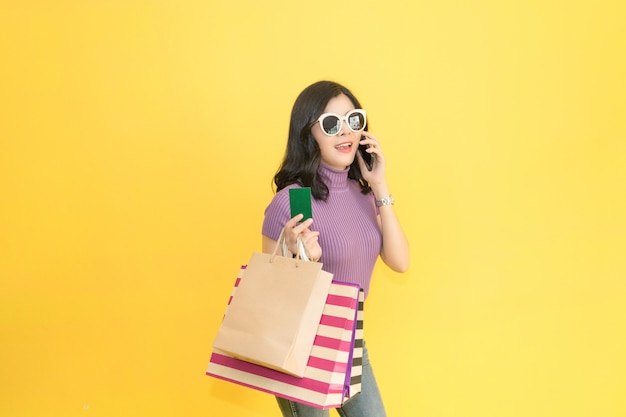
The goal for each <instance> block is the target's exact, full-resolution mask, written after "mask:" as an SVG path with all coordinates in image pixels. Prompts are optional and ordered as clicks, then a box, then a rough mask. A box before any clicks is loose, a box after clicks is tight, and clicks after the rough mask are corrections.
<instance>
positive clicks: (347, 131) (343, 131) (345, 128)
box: [339, 116, 351, 136]
mask: <svg viewBox="0 0 626 417" xmlns="http://www.w3.org/2000/svg"><path fill="white" fill-rule="evenodd" d="M350 132H351V130H350V129H349V128H348V118H347V117H345V116H344V118H343V119H341V130H340V131H339V136H344V135H349V134H350Z"/></svg>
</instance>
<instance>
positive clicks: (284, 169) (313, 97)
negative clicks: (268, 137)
mask: <svg viewBox="0 0 626 417" xmlns="http://www.w3.org/2000/svg"><path fill="white" fill-rule="evenodd" d="M341 94H344V95H345V96H347V97H348V98H349V99H350V101H351V102H352V104H353V105H354V108H355V109H360V108H361V104H360V103H359V101H358V100H357V98H356V97H355V96H354V94H352V92H351V91H350V90H348V89H347V88H346V87H344V86H342V85H341V84H338V83H336V82H333V81H318V82H316V83H314V84H311V85H310V86H308V87H307V88H305V89H304V90H303V91H302V92H301V93H300V95H299V96H298V98H297V99H296V102H295V103H294V105H293V109H292V110H291V121H290V122H289V137H288V138H287V150H286V151H285V156H284V158H283V162H282V163H281V165H280V168H279V169H278V172H277V173H276V175H275V176H274V183H275V184H276V188H277V191H280V190H282V189H283V188H285V187H286V186H288V185H291V184H299V185H301V186H303V187H311V194H312V195H313V197H314V198H316V199H318V200H326V199H327V198H328V187H327V186H326V184H325V183H324V180H323V179H322V178H321V177H320V175H319V174H318V172H317V171H318V168H319V166H320V161H321V159H322V155H321V153H320V148H319V146H318V145H317V142H316V141H315V138H314V137H313V134H312V133H311V128H312V127H313V125H314V124H315V122H316V121H317V119H318V118H319V117H320V116H321V115H322V113H323V112H324V109H325V108H326V105H327V104H328V102H329V101H330V100H331V99H332V98H334V97H337V96H338V95H341ZM368 124H369V122H368ZM366 129H367V127H366ZM348 178H351V179H353V180H355V181H357V182H358V183H359V185H360V187H361V192H362V193H363V194H367V193H369V192H370V191H371V188H370V186H369V184H368V183H367V181H365V180H364V179H363V175H362V174H361V169H360V168H359V164H358V161H357V159H356V158H354V161H353V162H352V165H350V169H349V170H348Z"/></svg>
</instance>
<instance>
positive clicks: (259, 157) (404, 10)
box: [0, 0, 626, 417]
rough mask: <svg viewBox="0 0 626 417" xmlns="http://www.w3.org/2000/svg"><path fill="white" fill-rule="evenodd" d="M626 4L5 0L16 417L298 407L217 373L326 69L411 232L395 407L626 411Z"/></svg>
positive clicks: (370, 309)
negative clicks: (251, 263) (291, 151)
mask: <svg viewBox="0 0 626 417" xmlns="http://www.w3.org/2000/svg"><path fill="white" fill-rule="evenodd" d="M624 4H625V3H624V2H623V1H619V0H615V1H599V2H598V1H573V2H552V1H548V2H545V1H543V0H541V1H540V0H533V1H487V0H477V1H472V2H460V1H453V0H443V1H438V2H428V1H421V0H420V1H395V0H391V1H379V0H363V1H358V2H357V1H355V2H349V1H348V2H335V1H327V0H325V1H315V2H299V1H258V2H257V1H246V2H241V1H226V0H223V1H201V0H186V1H176V2H174V1H172V2H167V1H158V0H154V1H148V0H136V1H117V0H116V1H71V0H66V1H54V2H52V1H40V2H37V1H33V0H27V1H20V2H9V1H4V2H3V4H2V6H1V9H0V53H1V59H2V65H1V66H0V94H1V100H0V277H1V280H0V340H1V342H0V384H1V388H0V415H2V416H6V417H13V416H63V417H66V416H70V417H71V416H220V415H228V416H246V417H253V416H271V415H279V413H278V409H277V407H276V405H275V401H274V399H273V398H272V397H271V396H269V395H266V394H262V393H258V392H255V391H252V390H248V389H245V388H241V387H239V386H236V385H233V384H228V383H225V382H222V381H218V380H215V379H213V378H209V377H206V376H204V371H205V369H206V365H207V363H208V360H209V356H210V351H211V348H210V346H211V342H212V339H213V337H214V335H215V333H216V331H217V328H218V326H219V322H220V319H221V314H222V313H223V310H224V307H225V303H226V301H227V298H228V295H229V294H230V290H231V286H232V284H233V280H234V277H235V275H236V273H237V270H238V268H239V266H240V264H242V263H245V262H246V261H247V259H248V257H249V255H250V253H251V252H252V251H254V250H259V249H260V242H261V239H260V226H261V222H262V218H263V210H264V208H265V206H266V204H267V203H268V202H269V200H270V198H271V196H272V188H271V178H272V176H273V174H274V172H275V170H276V168H277V166H278V163H279V161H280V159H281V157H282V155H283V150H284V144H285V139H286V133H287V125H288V120H289V111H290V109H291V105H292V103H293V101H294V100H295V97H296V96H297V94H298V93H299V92H300V91H301V90H302V89H303V88H304V87H305V86H306V85H308V84H310V83H312V82H314V81H317V80H319V79H332V80H337V81H339V82H341V83H344V84H346V85H347V86H348V87H350V88H351V89H352V90H353V91H354V92H355V93H356V95H357V96H358V97H359V98H360V100H361V101H362V103H363V105H364V107H365V108H367V110H368V112H369V115H370V119H371V120H370V123H371V126H370V127H371V131H372V132H373V133H374V134H376V135H377V136H378V137H379V138H380V141H381V143H382V144H383V146H384V150H385V152H386V156H387V158H388V161H389V169H388V179H389V182H390V186H391V189H392V192H393V194H394V196H395V197H396V201H397V203H396V206H395V207H396V209H397V212H398V214H399V216H400V217H401V219H402V220H403V223H404V226H405V229H406V233H407V235H408V236H409V238H410V241H411V252H412V266H411V269H410V271H409V272H408V273H406V274H404V275H399V274H395V273H393V272H391V271H389V270H388V269H387V268H386V267H384V265H382V264H380V265H378V266H377V268H376V270H375V276H374V283H373V287H372V293H371V296H370V299H369V300H368V303H367V311H366V317H367V322H366V335H367V336H366V337H367V339H368V346H369V349H370V354H371V356H372V359H373V361H374V365H375V369H376V372H377V376H378V380H379V384H380V387H381V390H382V393H383V396H384V399H385V402H386V405H387V409H388V414H389V415H390V416H423V417H458V416H465V417H474V416H476V417H478V416H480V417H487V416H493V417H496V416H498V417H502V416H511V417H513V416H519V417H522V416H523V417H527V416H533V417H543V416H545V417H553V416H564V417H565V416H567V417H578V416H589V417H613V416H614V417H617V416H624V415H626V355H625V354H624V352H626V332H625V325H626V281H625V278H626V260H625V258H626V256H625V254H626V186H625V185H626V122H625V120H626V118H625V115H626V98H625V97H626V81H625V79H626V77H625V76H624V74H626V65H625V58H624V55H625V53H626V29H624V28H625V26H624V22H625V21H626V8H625V6H624Z"/></svg>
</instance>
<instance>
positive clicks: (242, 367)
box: [206, 277, 364, 409]
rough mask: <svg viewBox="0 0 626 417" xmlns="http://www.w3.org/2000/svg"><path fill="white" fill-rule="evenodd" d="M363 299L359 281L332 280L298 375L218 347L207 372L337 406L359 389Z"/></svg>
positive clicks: (310, 402)
mask: <svg viewBox="0 0 626 417" xmlns="http://www.w3.org/2000/svg"><path fill="white" fill-rule="evenodd" d="M245 279H246V278H242V277H240V278H238V279H237V283H236V284H235V288H234V290H233V294H232V297H231V301H232V300H235V299H236V298H237V297H238V296H239V294H238V292H237V291H238V288H237V285H239V284H240V283H241V282H245ZM363 299H364V293H363V290H362V289H359V287H358V286H357V285H355V284H348V283H341V282H333V283H332V285H331V286H330V290H329V294H328V297H327V300H326V303H325V306H324V310H323V314H322V317H321V319H320V323H319V326H318V329H317V332H316V337H315V340H314V343H313V349H312V350H311V355H310V357H309V360H308V362H307V366H306V369H305V371H304V376H303V377H302V378H298V377H294V376H292V375H286V374H284V373H281V372H278V371H276V370H273V369H269V368H266V367H263V366H259V365H256V364H252V363H249V362H246V361H242V360H239V359H237V358H234V357H232V356H229V355H228V354H226V353H224V352H220V351H219V350H216V349H214V351H213V353H212V355H211V359H210V362H209V366H208V369H207V371H206V374H207V375H209V376H212V377H215V378H219V379H222V380H225V381H229V382H233V383H235V384H239V385H242V386H245V387H249V388H253V389H256V390H259V391H263V392H267V393H270V394H273V395H276V396H278V397H282V398H286V399H288V400H292V401H296V402H300V403H304V404H308V405H310V406H313V407H316V408H321V409H328V408H337V407H340V406H341V405H342V404H344V403H345V402H347V401H349V400H350V399H352V398H354V397H355V396H356V395H358V394H359V393H360V392H361V375H362V357H363ZM228 314H229V310H227V311H226V315H228Z"/></svg>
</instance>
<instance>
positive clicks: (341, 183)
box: [318, 164, 350, 190]
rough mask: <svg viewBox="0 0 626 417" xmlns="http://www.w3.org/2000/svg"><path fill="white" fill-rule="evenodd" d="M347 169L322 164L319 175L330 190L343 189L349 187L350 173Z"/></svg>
mask: <svg viewBox="0 0 626 417" xmlns="http://www.w3.org/2000/svg"><path fill="white" fill-rule="evenodd" d="M349 170H350V168H346V169H336V168H331V167H329V166H328V165H324V164H320V167H319V170H318V172H319V174H320V176H321V177H322V179H323V181H324V183H325V184H326V185H327V186H328V188H329V189H331V190H332V189H334V190H337V189H342V188H346V187H347V186H348V171H349Z"/></svg>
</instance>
